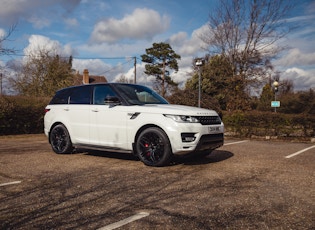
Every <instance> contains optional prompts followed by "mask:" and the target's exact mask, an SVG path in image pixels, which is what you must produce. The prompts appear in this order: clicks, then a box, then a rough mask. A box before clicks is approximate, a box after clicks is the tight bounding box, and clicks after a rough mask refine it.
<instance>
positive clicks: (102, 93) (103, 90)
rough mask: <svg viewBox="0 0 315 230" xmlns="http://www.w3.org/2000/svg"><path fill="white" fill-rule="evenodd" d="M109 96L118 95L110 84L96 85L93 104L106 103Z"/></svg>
mask: <svg viewBox="0 0 315 230" xmlns="http://www.w3.org/2000/svg"><path fill="white" fill-rule="evenodd" d="M107 96H116V94H115V92H114V91H113V90H112V89H111V88H110V86H109V85H97V86H95V87H94V93H93V98H94V100H93V104H95V105H104V104H105V98H106V97H107Z"/></svg>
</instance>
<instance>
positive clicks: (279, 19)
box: [202, 0, 291, 94]
mask: <svg viewBox="0 0 315 230" xmlns="http://www.w3.org/2000/svg"><path fill="white" fill-rule="evenodd" d="M290 8H291V4H290V2H289V1H287V0H222V1H220V3H219V6H218V8H217V9H215V10H213V11H212V12H211V14H210V15H209V24H208V25H209V30H208V32H207V33H206V34H203V35H202V40H203V41H204V42H205V44H206V46H207V49H208V50H209V53H210V55H211V56H213V55H218V54H219V55H222V56H223V57H224V58H226V59H227V60H228V61H229V62H230V65H231V66H232V69H233V76H231V77H234V78H237V79H238V82H239V84H238V85H237V88H238V90H239V91H240V92H241V91H242V92H245V94H246V93H247V91H248V86H250V85H253V84H254V83H257V81H261V80H262V78H264V77H268V75H267V74H266V73H267V72H268V71H270V69H272V65H271V64H270V63H271V62H270V61H271V60H272V59H273V58H275V57H276V55H277V54H279V52H280V51H282V50H283V49H284V48H285V47H282V46H281V45H280V44H279V43H277V42H278V41H279V40H280V39H282V38H283V37H284V36H285V35H287V33H288V32H289V31H290V27H289V24H288V23H287V22H286V21H285V20H284V18H285V17H286V16H287V14H288V13H289V11H290ZM239 80H241V81H239Z"/></svg>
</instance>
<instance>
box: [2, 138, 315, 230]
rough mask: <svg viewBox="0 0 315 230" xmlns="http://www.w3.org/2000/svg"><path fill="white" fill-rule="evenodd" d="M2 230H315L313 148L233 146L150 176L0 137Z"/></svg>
mask: <svg viewBox="0 0 315 230" xmlns="http://www.w3.org/2000/svg"><path fill="white" fill-rule="evenodd" d="M0 202H1V206H0V228H1V229H315V144H314V143H287V142H279V141H277V142H274V141H254V140H232V139H228V140H226V143H225V145H224V146H223V147H221V148H219V149H217V150H215V151H213V152H212V153H211V154H210V155H208V156H207V157H206V158H203V159H198V160H192V159H189V160H188V159H180V158H176V159H175V160H174V162H173V163H172V165H170V166H168V167H162V168H153V167H148V166H145V165H143V164H142V163H141V162H140V161H139V160H137V159H136V158H134V157H133V156H131V155H128V154H119V153H110V152H90V153H87V152H80V153H76V154H71V155H57V154H55V153H53V152H52V151H51V148H50V146H49V145H48V143H47V140H46V138H45V136H44V135H26V136H16V137H0Z"/></svg>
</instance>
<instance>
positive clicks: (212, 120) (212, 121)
mask: <svg viewBox="0 0 315 230" xmlns="http://www.w3.org/2000/svg"><path fill="white" fill-rule="evenodd" d="M196 118H197V119H198V120H199V122H200V123H201V124H202V125H219V124H221V119H220V117H219V116H197V117H196Z"/></svg>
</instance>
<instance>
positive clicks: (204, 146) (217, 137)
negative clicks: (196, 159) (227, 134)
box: [196, 133, 224, 151]
mask: <svg viewBox="0 0 315 230" xmlns="http://www.w3.org/2000/svg"><path fill="white" fill-rule="evenodd" d="M223 144H224V134H223V133H217V134H206V135H203V136H201V138H200V140H199V142H198V145H197V147H196V151H202V150H208V149H216V148H219V147H220V146H222V145H223Z"/></svg>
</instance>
